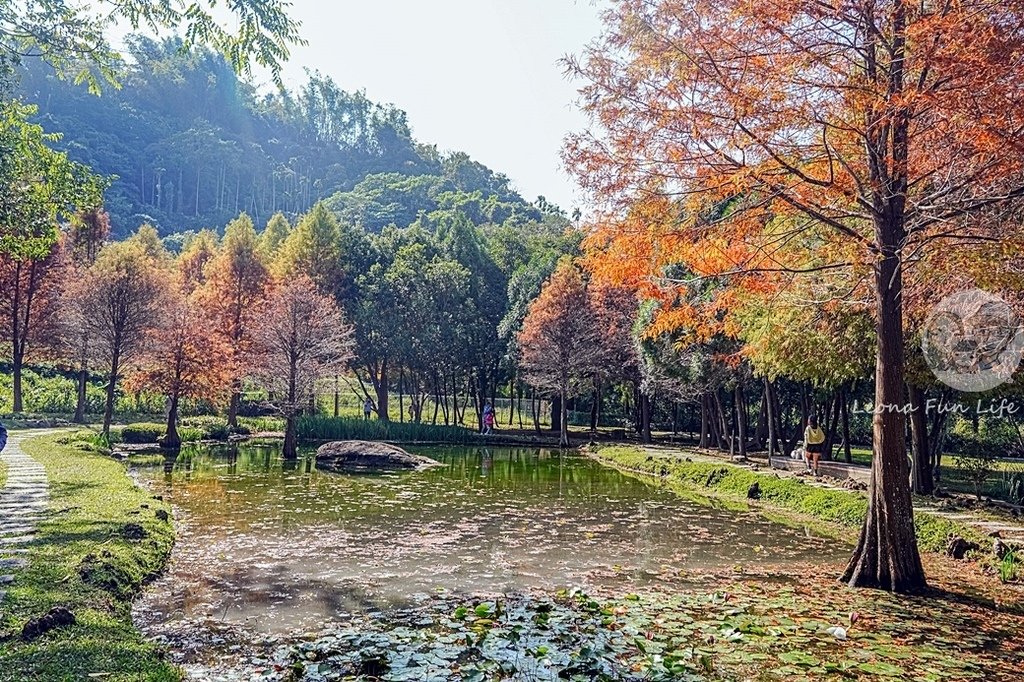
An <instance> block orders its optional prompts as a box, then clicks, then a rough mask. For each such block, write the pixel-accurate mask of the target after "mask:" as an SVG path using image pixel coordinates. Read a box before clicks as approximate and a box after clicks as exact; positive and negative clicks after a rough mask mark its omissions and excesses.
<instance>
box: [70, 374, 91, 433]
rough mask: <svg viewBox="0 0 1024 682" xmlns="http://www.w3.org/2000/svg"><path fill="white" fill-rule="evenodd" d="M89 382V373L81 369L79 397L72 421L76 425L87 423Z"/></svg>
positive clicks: (76, 400)
mask: <svg viewBox="0 0 1024 682" xmlns="http://www.w3.org/2000/svg"><path fill="white" fill-rule="evenodd" d="M88 382H89V371H88V370H86V369H84V368H83V369H80V370H79V371H78V382H77V383H78V396H77V398H76V399H75V416H74V417H73V418H72V419H71V421H72V422H74V423H75V424H84V423H85V401H86V393H85V391H86V386H87V384H88Z"/></svg>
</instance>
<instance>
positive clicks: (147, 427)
mask: <svg viewBox="0 0 1024 682" xmlns="http://www.w3.org/2000/svg"><path fill="white" fill-rule="evenodd" d="M166 430H167V429H165V428H164V425H163V424H154V423H147V422H141V423H139V424H129V425H128V426H126V427H124V428H123V429H121V441H122V442H124V443H133V444H143V443H145V444H149V443H153V444H155V443H157V442H158V441H159V440H160V438H161V437H162V436H163V435H164V433H165V432H166Z"/></svg>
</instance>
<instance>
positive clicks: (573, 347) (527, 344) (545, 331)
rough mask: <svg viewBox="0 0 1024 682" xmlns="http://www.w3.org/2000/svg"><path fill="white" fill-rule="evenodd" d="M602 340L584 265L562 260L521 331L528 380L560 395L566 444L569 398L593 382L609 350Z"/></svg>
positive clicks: (521, 351) (521, 347)
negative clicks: (589, 296) (603, 354)
mask: <svg viewBox="0 0 1024 682" xmlns="http://www.w3.org/2000/svg"><path fill="white" fill-rule="evenodd" d="M601 341H602V336H601V332H600V330H599V329H598V325H597V323H596V319H595V316H594V311H593V309H592V307H591V305H590V300H589V299H588V296H587V288H586V285H585V283H584V282H583V278H582V276H581V275H580V272H579V269H577V267H576V266H575V265H574V264H573V263H572V261H571V260H568V259H565V260H562V262H560V263H559V264H558V267H557V268H556V269H555V272H554V273H553V274H552V275H551V277H550V278H549V279H548V281H547V282H546V283H545V284H544V287H543V288H542V289H541V291H540V295H538V296H537V298H536V299H534V301H533V303H531V304H530V308H529V310H528V311H527V313H526V318H525V319H524V320H523V326H522V330H521V331H520V332H519V354H520V366H521V367H522V370H523V374H524V376H525V378H526V381H527V382H529V383H530V384H532V385H533V386H536V387H537V388H539V389H541V390H547V391H549V392H551V393H552V394H554V395H557V396H558V397H559V398H560V399H561V405H562V408H561V409H562V419H561V422H562V423H561V435H560V441H559V442H560V443H561V445H568V444H569V431H568V423H567V417H568V414H567V411H566V410H567V408H566V399H567V398H571V397H572V396H574V395H576V394H578V393H579V391H581V390H583V389H585V387H586V386H587V385H588V382H589V381H590V379H591V378H592V376H593V374H594V372H595V371H596V369H597V367H598V365H599V361H600V358H601V355H602V353H603V352H604V351H603V349H602V346H601Z"/></svg>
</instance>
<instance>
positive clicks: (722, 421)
mask: <svg viewBox="0 0 1024 682" xmlns="http://www.w3.org/2000/svg"><path fill="white" fill-rule="evenodd" d="M714 397H715V412H716V413H717V415H718V419H717V422H718V424H717V426H718V449H719V450H723V451H726V450H729V451H731V450H732V437H731V434H732V426H731V425H730V424H729V421H730V420H729V418H728V416H727V413H726V411H725V408H724V407H723V406H722V389H721V388H716V389H715V393H714Z"/></svg>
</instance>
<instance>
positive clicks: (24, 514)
mask: <svg viewBox="0 0 1024 682" xmlns="http://www.w3.org/2000/svg"><path fill="white" fill-rule="evenodd" d="M40 433H41V432H38V431H22V432H20V433H19V432H11V433H10V434H9V438H8V441H7V447H6V448H4V451H3V452H2V453H0V459H2V460H3V461H4V462H5V463H6V464H7V483H6V484H5V485H4V487H3V488H2V489H0V601H3V598H4V596H5V593H6V590H5V589H4V587H5V586H7V585H9V584H10V583H11V582H13V581H14V571H16V570H18V569H19V568H22V567H23V566H24V565H25V564H26V563H27V560H26V559H25V558H24V555H25V554H27V553H28V549H26V547H25V545H26V544H28V543H29V542H31V541H32V537H33V535H34V534H35V532H36V524H38V523H39V521H40V519H41V518H42V516H43V514H44V513H45V512H46V507H47V505H48V504H49V500H50V492H49V484H48V483H47V480H46V471H45V470H44V469H43V465H42V464H40V463H39V462H37V461H35V460H34V459H32V458H31V457H29V456H28V455H26V454H25V452H24V451H23V450H22V449H21V443H22V441H23V440H25V439H26V438H29V437H32V436H38V435H40Z"/></svg>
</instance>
